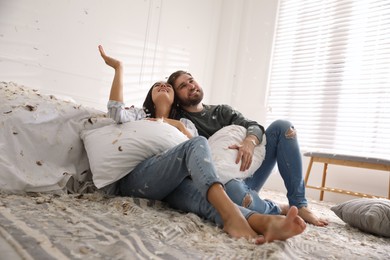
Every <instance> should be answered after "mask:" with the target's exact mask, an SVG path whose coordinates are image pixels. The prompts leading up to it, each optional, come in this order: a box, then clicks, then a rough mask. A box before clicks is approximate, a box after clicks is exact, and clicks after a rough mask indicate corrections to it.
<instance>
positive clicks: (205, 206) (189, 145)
mask: <svg viewBox="0 0 390 260" xmlns="http://www.w3.org/2000/svg"><path fill="white" fill-rule="evenodd" d="M214 183H220V181H219V179H218V177H217V175H216V170H215V167H214V164H213V163H212V159H211V153H210V148H209V146H208V143H207V139H206V138H204V137H202V136H198V137H194V138H192V139H190V140H188V141H186V142H183V143H181V144H179V145H177V146H175V147H174V148H172V149H169V150H168V151H165V152H164V153H161V154H158V155H155V156H152V157H150V158H148V159H146V160H145V161H143V162H142V163H140V164H139V165H137V167H136V168H135V169H134V170H133V171H132V172H131V173H129V174H127V175H126V176H125V177H123V178H122V179H120V180H119V181H118V188H119V194H120V195H122V196H133V197H140V198H147V199H155V200H162V201H166V202H167V203H168V204H169V205H170V206H171V207H173V208H176V209H179V210H182V211H185V212H193V213H195V214H198V215H199V216H200V217H203V218H205V219H208V220H210V221H213V222H215V223H216V224H218V225H223V223H222V220H221V218H220V216H219V214H218V212H217V211H216V210H215V208H214V207H213V206H212V205H211V204H210V203H209V202H208V200H207V192H208V189H209V188H210V187H211V185H213V184H214ZM239 208H240V210H241V213H242V214H243V215H244V216H245V217H246V218H248V217H249V216H250V215H251V214H253V213H254V212H253V211H251V210H249V209H246V208H243V207H239Z"/></svg>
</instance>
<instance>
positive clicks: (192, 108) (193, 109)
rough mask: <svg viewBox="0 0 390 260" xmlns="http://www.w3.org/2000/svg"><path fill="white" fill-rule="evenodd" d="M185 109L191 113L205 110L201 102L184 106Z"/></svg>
mask: <svg viewBox="0 0 390 260" xmlns="http://www.w3.org/2000/svg"><path fill="white" fill-rule="evenodd" d="M183 109H184V110H185V111H187V112H190V113H196V112H201V111H202V110H203V104H202V103H199V104H197V105H193V106H183Z"/></svg>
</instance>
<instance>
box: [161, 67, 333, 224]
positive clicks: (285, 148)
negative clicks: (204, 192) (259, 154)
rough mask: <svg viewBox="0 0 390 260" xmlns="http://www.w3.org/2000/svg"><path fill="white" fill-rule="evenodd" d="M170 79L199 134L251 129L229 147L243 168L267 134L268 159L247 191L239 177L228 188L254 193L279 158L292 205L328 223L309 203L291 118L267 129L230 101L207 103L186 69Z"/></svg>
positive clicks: (316, 221)
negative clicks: (235, 127) (231, 127)
mask: <svg viewBox="0 0 390 260" xmlns="http://www.w3.org/2000/svg"><path fill="white" fill-rule="evenodd" d="M168 83H169V84H171V85H172V86H173V88H174V90H175V93H176V95H177V98H178V100H179V103H180V106H181V108H182V110H183V112H182V113H183V114H182V116H184V117H186V118H188V119H190V120H191V121H192V122H193V123H194V124H195V126H196V127H197V129H198V133H199V135H202V136H204V137H206V138H209V137H210V136H211V135H213V134H214V133H215V132H217V131H218V130H219V129H221V128H222V127H224V126H228V125H232V124H235V125H241V126H244V127H245V128H246V129H247V136H246V138H245V139H244V140H243V142H242V143H241V144H236V145H232V146H230V147H229V148H231V149H237V150H238V154H237V159H236V163H241V166H240V169H241V170H242V171H245V170H246V169H248V168H249V166H250V165H251V162H252V157H253V151H254V148H255V146H256V145H258V144H260V143H261V142H262V139H263V135H264V134H265V136H266V140H267V143H266V155H265V159H264V161H263V163H262V165H261V167H260V168H259V169H257V171H256V172H255V173H254V175H253V176H252V177H250V178H247V179H245V180H244V183H245V184H246V185H245V186H246V189H247V190H246V191H245V193H242V192H241V193H240V192H236V191H238V189H242V187H243V186H242V183H241V184H240V185H235V183H237V181H236V180H234V181H230V182H229V183H228V184H227V185H226V186H227V189H228V190H233V192H232V193H233V194H250V191H251V190H252V191H253V190H254V191H256V192H259V191H260V189H261V188H262V187H263V185H264V183H265V181H266V180H267V178H268V177H269V175H270V174H271V172H272V169H273V168H274V166H275V164H276V162H277V163H278V168H279V172H280V174H281V176H282V178H283V180H284V183H285V186H286V188H287V198H288V201H289V205H290V206H296V207H298V214H299V216H301V217H302V218H303V219H304V220H305V221H306V222H308V223H310V224H313V225H316V226H325V225H327V224H328V222H327V221H326V220H323V219H320V218H318V217H317V216H315V215H314V214H313V212H312V211H310V209H308V207H307V200H306V197H305V185H304V181H303V176H302V158H301V154H300V151H299V145H298V141H297V137H296V131H295V129H294V126H293V125H292V124H291V123H290V122H288V121H284V120H277V121H275V122H273V123H272V124H271V125H270V126H269V127H268V128H267V129H266V130H265V129H264V127H263V126H261V125H260V124H258V123H257V122H255V121H251V120H248V119H246V118H245V117H244V116H243V115H242V114H241V113H240V112H238V111H236V110H234V109H233V108H231V107H230V106H228V105H205V104H203V103H202V100H203V90H202V88H201V87H200V86H199V84H198V83H197V82H196V81H195V80H194V78H193V77H192V75H191V74H190V73H188V72H185V71H176V72H174V73H172V74H171V75H170V76H169V78H168ZM233 200H234V202H235V203H241V204H243V203H244V204H245V203H246V204H248V205H249V204H250V203H251V202H252V201H251V198H250V197H249V198H248V197H245V198H243V197H241V198H233ZM248 200H249V201H248ZM245 201H246V202H245Z"/></svg>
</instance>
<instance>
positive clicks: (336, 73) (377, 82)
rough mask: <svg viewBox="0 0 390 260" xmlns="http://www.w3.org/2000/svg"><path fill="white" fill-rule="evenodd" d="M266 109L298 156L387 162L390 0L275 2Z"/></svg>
mask: <svg viewBox="0 0 390 260" xmlns="http://www.w3.org/2000/svg"><path fill="white" fill-rule="evenodd" d="M267 107H268V111H267V124H269V123H271V122H272V121H274V120H276V119H280V118H283V119H287V120H290V121H291V122H293V124H294V125H295V128H296V129H297V131H298V133H299V135H298V136H299V142H300V145H301V148H302V150H303V151H304V150H308V149H310V150H318V149H321V150H331V151H335V152H340V153H341V152H348V153H350V154H365V155H367V156H375V157H383V158H390V1H387V0H376V1H375V0H333V1H332V0H327V1H320V0H312V1H297V0H280V3H279V13H278V20H277V25H276V31H275V40H274V49H273V54H272V62H271V69H270V77H269V85H268V97H267Z"/></svg>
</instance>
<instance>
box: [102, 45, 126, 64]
mask: <svg viewBox="0 0 390 260" xmlns="http://www.w3.org/2000/svg"><path fill="white" fill-rule="evenodd" d="M98 49H99V52H100V55H101V56H102V58H103V60H104V62H105V63H106V64H107V65H108V66H110V67H112V68H114V69H117V68H119V67H121V66H122V62H120V61H119V60H116V59H114V58H112V57H110V56H107V55H106V53H105V51H104V49H103V46H101V45H99V46H98Z"/></svg>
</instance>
